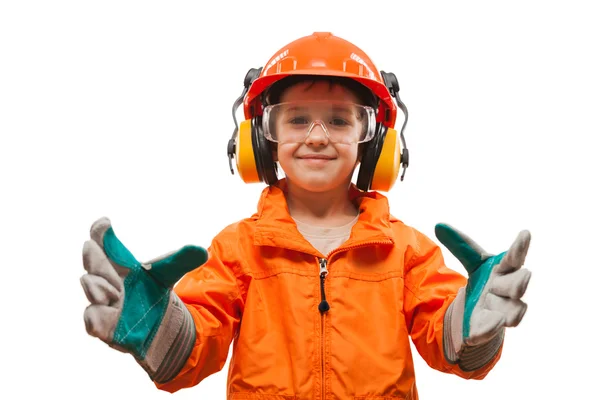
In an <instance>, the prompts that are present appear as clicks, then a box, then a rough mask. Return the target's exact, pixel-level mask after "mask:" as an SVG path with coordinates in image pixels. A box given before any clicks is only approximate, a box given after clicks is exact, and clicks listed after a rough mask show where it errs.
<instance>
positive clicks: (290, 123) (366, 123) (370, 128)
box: [262, 101, 376, 144]
mask: <svg viewBox="0 0 600 400" xmlns="http://www.w3.org/2000/svg"><path fill="white" fill-rule="evenodd" d="M375 126H376V122H375V111H374V110H373V108H372V107H368V106H363V105H359V104H355V103H349V102H331V101H295V102H287V103H279V104H274V105H269V106H267V107H265V109H264V112H263V118H262V128H263V134H264V135H265V137H266V138H267V140H270V141H272V142H275V143H281V144H283V143H304V142H305V141H306V140H307V138H308V137H309V135H311V134H312V135H317V134H325V135H326V136H327V138H328V140H329V141H330V142H332V143H343V144H352V143H364V142H368V141H369V140H371V139H372V138H373V136H374V134H375Z"/></svg>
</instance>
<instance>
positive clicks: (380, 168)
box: [371, 128, 402, 192]
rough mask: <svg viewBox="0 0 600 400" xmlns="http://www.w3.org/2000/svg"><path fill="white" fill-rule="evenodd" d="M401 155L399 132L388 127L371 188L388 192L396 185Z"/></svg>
mask: <svg viewBox="0 0 600 400" xmlns="http://www.w3.org/2000/svg"><path fill="white" fill-rule="evenodd" d="M401 156H402V153H401V150H400V141H399V140H398V132H397V131H396V130H395V129H392V128H388V129H387V133H386V135H385V139H384V142H383V147H382V148H381V153H380V154H379V159H378V160H377V164H376V165H375V171H374V172H373V179H372V181H371V190H379V191H383V192H387V191H389V190H390V189H391V188H392V187H393V186H394V183H396V179H397V178H398V172H399V171H400V159H401Z"/></svg>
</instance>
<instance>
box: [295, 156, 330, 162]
mask: <svg viewBox="0 0 600 400" xmlns="http://www.w3.org/2000/svg"><path fill="white" fill-rule="evenodd" d="M298 158H300V159H302V160H324V161H326V160H334V159H335V158H334V157H328V156H318V155H314V156H303V157H298Z"/></svg>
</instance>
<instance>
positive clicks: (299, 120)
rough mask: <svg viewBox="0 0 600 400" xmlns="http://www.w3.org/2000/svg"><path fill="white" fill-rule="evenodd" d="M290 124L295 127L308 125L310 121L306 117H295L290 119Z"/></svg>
mask: <svg viewBox="0 0 600 400" xmlns="http://www.w3.org/2000/svg"><path fill="white" fill-rule="evenodd" d="M289 123H290V124H293V125H306V124H308V119H307V118H305V117H294V118H292V119H290V121H289Z"/></svg>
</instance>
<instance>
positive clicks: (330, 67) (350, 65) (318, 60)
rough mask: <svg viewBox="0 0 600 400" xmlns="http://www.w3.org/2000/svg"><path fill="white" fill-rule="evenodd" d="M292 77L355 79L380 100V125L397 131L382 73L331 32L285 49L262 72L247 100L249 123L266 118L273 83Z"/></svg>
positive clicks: (306, 37)
mask: <svg viewBox="0 0 600 400" xmlns="http://www.w3.org/2000/svg"><path fill="white" fill-rule="evenodd" d="M290 75H320V76H335V77H345V78H350V79H353V80H355V81H357V82H359V83H361V84H363V85H364V86H366V87H367V88H369V89H370V90H371V91H372V92H373V94H374V95H376V96H377V97H378V98H379V99H380V100H381V102H380V105H379V110H378V113H377V121H378V122H381V123H382V124H383V125H385V126H387V127H393V126H394V123H395V121H396V112H397V111H396V104H395V103H394V101H393V99H392V96H391V94H390V92H389V90H388V88H387V87H386V85H385V83H384V81H383V78H382V76H381V73H380V71H379V70H378V69H377V68H376V67H375V65H374V64H373V62H372V61H371V59H370V58H369V56H367V55H366V54H365V53H364V52H363V51H362V50H361V49H359V48H358V47H357V46H355V45H354V44H352V43H350V42H348V41H347V40H344V39H342V38H340V37H337V36H334V35H333V34H331V33H330V32H315V33H313V34H312V35H310V36H304V37H302V38H300V39H297V40H294V41H293V42H291V43H289V44H287V45H285V46H284V47H282V48H281V49H280V50H279V51H277V52H276V53H275V54H274V55H273V56H272V57H271V59H269V61H268V62H267V63H266V64H265V66H264V67H263V68H262V70H261V71H260V75H259V76H258V78H256V79H255V80H254V81H253V82H252V85H251V86H250V88H249V89H248V93H247V94H246V96H245V97H244V115H245V117H246V118H247V119H249V118H252V117H254V116H256V115H261V114H262V104H261V101H260V98H261V96H260V95H261V94H262V93H263V92H264V91H265V90H266V89H268V88H269V87H270V86H271V85H272V84H273V83H275V82H277V81H278V80H280V79H283V78H285V77H287V76H290Z"/></svg>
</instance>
